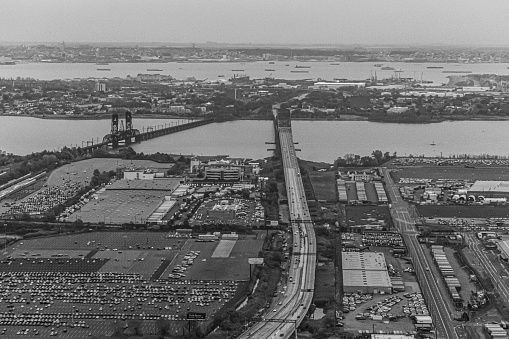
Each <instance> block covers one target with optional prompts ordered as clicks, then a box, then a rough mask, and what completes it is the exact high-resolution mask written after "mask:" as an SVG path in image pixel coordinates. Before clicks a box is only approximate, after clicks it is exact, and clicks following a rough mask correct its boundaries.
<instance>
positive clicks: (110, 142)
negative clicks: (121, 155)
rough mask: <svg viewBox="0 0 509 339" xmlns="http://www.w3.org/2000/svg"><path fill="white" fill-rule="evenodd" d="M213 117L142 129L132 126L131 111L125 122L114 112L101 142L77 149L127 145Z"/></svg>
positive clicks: (189, 126) (195, 124)
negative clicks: (109, 129)
mask: <svg viewBox="0 0 509 339" xmlns="http://www.w3.org/2000/svg"><path fill="white" fill-rule="evenodd" d="M214 121H215V120H214V119H202V120H194V121H191V122H188V123H185V124H176V125H173V124H171V125H170V126H165V125H159V126H154V127H147V128H143V131H142V132H140V130H138V129H136V128H134V127H133V120H132V114H131V112H129V111H127V112H126V113H125V124H124V122H123V121H121V120H120V121H119V116H118V114H117V113H114V114H113V115H112V116H111V131H110V133H109V134H107V135H105V136H104V138H103V140H102V141H101V142H99V141H97V142H96V143H95V144H94V141H93V140H92V141H87V145H86V146H83V145H82V147H79V148H78V150H79V151H80V152H81V153H82V154H86V153H92V152H93V151H95V150H97V149H99V148H104V147H112V148H118V147H119V146H120V145H121V144H123V145H125V146H129V145H130V144H132V143H140V142H142V141H146V140H149V139H154V138H157V137H160V136H163V135H167V134H172V133H176V132H180V131H184V130H186V129H191V128H194V127H198V126H203V125H207V124H210V123H212V122H214Z"/></svg>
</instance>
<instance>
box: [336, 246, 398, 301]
mask: <svg viewBox="0 0 509 339" xmlns="http://www.w3.org/2000/svg"><path fill="white" fill-rule="evenodd" d="M342 263H343V289H344V292H347V293H353V292H358V291H361V292H362V293H392V284H391V279H390V277H389V273H388V272H387V264H386V262H385V256H384V254H383V253H371V252H343V253H342Z"/></svg>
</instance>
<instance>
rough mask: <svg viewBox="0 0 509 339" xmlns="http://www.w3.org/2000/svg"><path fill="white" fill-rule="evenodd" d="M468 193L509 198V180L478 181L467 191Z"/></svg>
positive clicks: (477, 195)
mask: <svg viewBox="0 0 509 339" xmlns="http://www.w3.org/2000/svg"><path fill="white" fill-rule="evenodd" d="M467 192H468V193H467V194H468V195H474V196H476V197H479V196H483V197H484V198H509V181H484V180H478V181H476V182H475V183H474V184H473V185H472V186H471V187H470V188H469V189H468V191H467Z"/></svg>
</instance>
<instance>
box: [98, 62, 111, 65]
mask: <svg viewBox="0 0 509 339" xmlns="http://www.w3.org/2000/svg"><path fill="white" fill-rule="evenodd" d="M95 64H96V65H109V64H108V63H107V62H96V63H95Z"/></svg>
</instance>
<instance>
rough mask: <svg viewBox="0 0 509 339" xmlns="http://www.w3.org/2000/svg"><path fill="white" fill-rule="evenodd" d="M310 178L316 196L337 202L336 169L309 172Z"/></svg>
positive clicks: (319, 198)
mask: <svg viewBox="0 0 509 339" xmlns="http://www.w3.org/2000/svg"><path fill="white" fill-rule="evenodd" d="M309 179H310V180H311V185H313V190H314V191H315V196H316V198H317V199H318V200H326V201H328V202H335V201H336V200H337V198H336V188H335V185H336V173H335V172H334V171H326V172H318V171H311V172H309Z"/></svg>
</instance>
